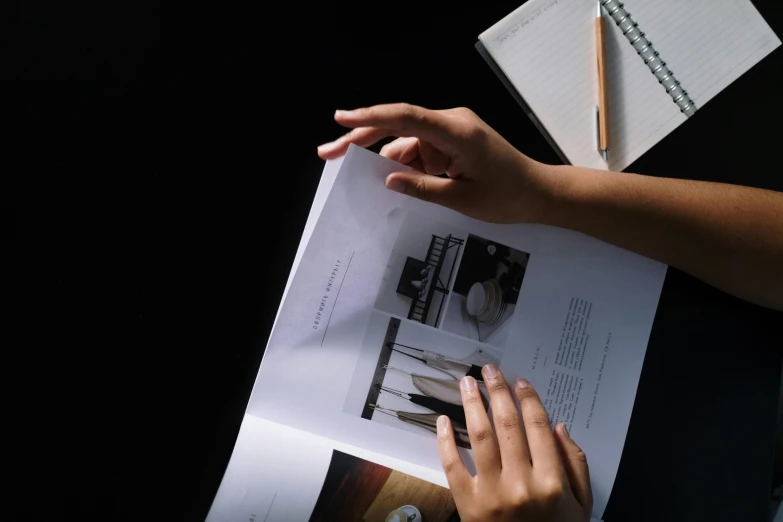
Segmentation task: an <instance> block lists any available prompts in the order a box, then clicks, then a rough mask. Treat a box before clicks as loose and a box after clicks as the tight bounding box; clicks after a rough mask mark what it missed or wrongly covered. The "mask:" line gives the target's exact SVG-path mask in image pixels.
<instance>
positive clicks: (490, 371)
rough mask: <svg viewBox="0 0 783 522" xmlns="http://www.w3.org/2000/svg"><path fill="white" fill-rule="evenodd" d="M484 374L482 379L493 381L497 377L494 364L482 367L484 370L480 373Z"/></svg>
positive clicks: (496, 368) (496, 369)
mask: <svg viewBox="0 0 783 522" xmlns="http://www.w3.org/2000/svg"><path fill="white" fill-rule="evenodd" d="M482 373H483V374H484V377H488V378H490V379H494V378H495V377H497V376H498V367H497V366H495V365H494V364H487V365H485V366H484V370H483V372H482Z"/></svg>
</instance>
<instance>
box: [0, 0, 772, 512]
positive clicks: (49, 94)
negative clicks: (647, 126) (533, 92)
mask: <svg viewBox="0 0 783 522" xmlns="http://www.w3.org/2000/svg"><path fill="white" fill-rule="evenodd" d="M754 3H755V4H756V5H757V7H758V8H759V10H760V11H761V13H762V14H763V15H764V16H765V18H766V19H767V21H768V22H769V23H770V24H771V25H772V27H773V28H774V29H775V30H776V32H777V33H778V34H781V33H783V15H782V13H781V8H780V6H779V4H778V3H777V2H774V1H764V2H761V1H757V2H754ZM517 5H518V4H517V3H516V2H510V1H501V2H483V3H473V4H469V5H465V6H464V7H463V6H460V5H457V4H454V3H453V2H427V3H424V2H404V1H403V2H396V3H384V4H377V3H373V4H372V5H370V4H368V3H366V2H365V3H357V4H355V5H349V4H343V3H340V4H326V3H316V5H305V4H302V3H296V2H286V3H277V4H266V3H265V4H263V5H261V4H256V3H246V4H244V5H242V6H234V5H229V4H211V5H208V6H196V5H191V6H183V7H181V8H177V9H173V10H172V13H171V16H170V18H168V17H167V23H166V46H165V51H164V47H163V45H162V34H161V33H162V27H161V9H160V5H159V2H154V3H151V2H136V3H119V4H118V3H111V2H104V3H102V4H95V5H89V4H78V5H73V4H72V3H57V4H55V3H45V2H38V1H30V2H25V3H24V5H20V7H18V9H16V10H15V11H14V13H13V14H14V15H17V16H16V17H15V18H13V19H12V20H13V23H12V24H10V25H11V26H10V28H9V31H8V32H7V35H8V38H7V46H6V48H7V49H8V50H9V52H8V53H7V69H6V70H7V71H10V74H9V77H10V80H11V81H10V84H11V86H12V89H13V90H12V92H11V93H10V94H9V97H8V99H7V100H6V102H7V105H6V106H7V107H8V109H9V110H8V113H9V114H10V115H11V116H19V123H18V125H17V124H16V123H14V122H16V119H11V120H9V122H10V123H9V124H8V129H9V130H10V131H11V138H9V139H7V140H6V141H5V143H4V145H5V147H4V150H5V152H4V156H5V158H7V162H6V174H7V175H6V176H4V178H5V181H6V183H7V184H8V190H7V192H6V194H7V201H6V204H10V205H15V206H16V210H15V211H11V212H6V213H5V215H4V217H5V219H4V223H5V224H6V226H5V228H4V231H5V234H4V238H3V243H2V244H3V245H4V246H5V247H6V248H5V249H4V250H5V251H6V256H5V257H6V259H7V260H8V261H9V267H10V268H9V269H7V270H6V273H7V274H8V275H9V277H8V282H9V284H8V285H7V288H8V290H9V294H8V295H12V294H11V293H10V292H14V294H13V295H18V296H19V297H18V300H15V301H11V303H10V304H12V305H13V306H11V307H10V309H11V310H9V313H8V314H7V318H8V319H9V321H8V324H9V326H10V328H9V329H8V331H14V332H16V331H17V328H18V327H20V326H21V328H20V332H21V333H22V335H19V336H13V337H12V339H13V340H14V343H15V344H14V346H17V345H18V347H19V349H18V350H14V353H15V354H21V355H22V356H23V357H22V358H21V359H20V362H19V363H17V364H15V365H13V366H10V365H9V368H12V369H14V370H15V369H17V368H18V369H19V370H20V371H19V372H17V371H11V372H10V373H11V375H9V379H8V381H9V382H12V383H15V387H14V389H13V392H12V393H11V394H10V395H9V397H10V398H11V399H12V400H11V401H9V402H10V403H12V404H13V406H14V409H13V412H12V413H13V414H14V415H17V414H18V422H16V423H15V424H14V425H13V426H15V427H18V429H11V430H10V431H11V432H12V434H13V435H18V436H19V441H18V442H19V445H18V446H15V445H11V446H9V450H8V451H9V453H10V454H11V455H9V456H10V457H11V458H12V459H13V460H14V461H17V460H18V462H19V464H20V468H19V469H20V470H21V471H22V474H21V475H18V480H17V481H16V483H17V486H18V490H19V491H20V493H23V494H20V495H13V496H12V497H11V498H10V500H9V508H10V510H11V512H14V511H16V510H15V509H13V508H19V509H18V511H19V513H20V515H19V519H32V520H46V519H48V518H46V517H53V518H68V517H79V518H81V519H92V518H97V519H101V520H115V519H139V518H145V519H149V518H156V516H158V515H160V514H162V513H163V512H164V510H165V511H166V512H169V511H171V512H172V515H171V516H166V517H164V518H167V519H169V518H170V519H186V520H200V519H203V518H204V516H205V515H206V513H207V510H208V508H209V505H210V503H211V501H212V497H213V496H214V493H215V491H216V490H217V487H218V484H219V482H220V479H221V476H222V473H223V471H224V469H225V466H226V464H227V462H228V459H229V457H230V454H231V450H232V446H233V442H234V440H235V437H236V433H237V431H238V428H239V423H240V422H241V418H242V414H243V412H244V408H245V404H246V401H247V399H248V397H249V394H250V391H251V387H252V383H253V380H254V378H255V375H256V371H257V369H258V365H259V363H260V360H261V356H262V352H263V347H264V345H265V342H266V339H267V337H268V334H269V331H270V329H271V326H272V321H273V319H274V314H275V312H276V310H277V306H278V303H279V298H280V296H281V294H282V291H283V288H284V285H285V281H286V278H287V276H288V270H289V268H290V264H291V261H292V260H293V257H294V253H295V250H296V246H297V244H298V241H299V236H300V233H301V230H302V228H303V226H304V223H305V220H306V217H307V212H308V210H309V206H310V203H311V201H312V197H313V194H314V193H315V189H316V186H317V182H318V177H319V175H320V171H321V169H322V166H323V162H322V161H320V160H319V159H318V158H317V156H316V154H315V147H316V146H317V145H318V144H320V143H322V142H325V141H329V140H331V139H333V138H335V137H337V136H338V135H339V134H340V133H341V132H342V131H341V130H340V129H339V128H338V126H337V125H336V124H335V123H334V122H333V121H332V119H331V117H332V114H333V112H334V110H335V109H347V108H353V107H358V106H364V105H371V104H376V103H385V102H396V101H405V102H410V103H415V104H420V105H423V106H426V107H430V108H448V107H454V106H468V107H470V108H472V109H473V110H475V111H476V112H477V113H478V114H479V115H480V116H481V117H482V118H484V119H485V120H486V121H487V122H488V123H489V124H490V125H492V126H493V127H494V128H495V129H497V130H498V131H499V132H500V133H501V134H502V135H503V136H505V137H506V138H507V139H508V140H509V141H510V142H511V143H512V144H514V145H515V146H517V147H518V148H519V149H521V150H523V151H525V152H526V153H528V154H529V155H531V156H532V157H534V158H536V159H538V160H540V161H544V162H552V163H557V162H558V158H557V156H556V155H555V154H554V152H553V151H552V150H551V149H550V148H549V146H548V145H547V144H546V142H545V140H544V139H543V138H542V137H541V136H540V135H539V133H538V132H537V131H536V130H535V128H534V127H533V125H532V124H531V123H530V122H529V121H528V119H527V118H526V117H525V115H524V113H523V112H522V110H521V109H520V108H519V107H518V106H517V105H516V104H515V102H514V101H513V99H512V98H511V96H510V95H509V94H508V93H507V92H506V91H505V90H504V88H503V86H502V85H501V84H500V82H499V81H498V80H497V79H496V78H495V77H494V76H493V74H492V73H491V72H490V70H489V68H488V67H487V66H486V64H484V63H483V61H482V60H481V58H480V57H479V55H478V53H477V52H476V51H475V50H474V48H473V44H474V42H475V40H476V37H477V35H478V34H479V33H480V32H481V31H483V30H484V29H486V28H488V27H489V26H491V25H492V24H493V23H494V22H496V21H497V20H499V19H500V18H501V17H503V16H504V15H506V14H507V13H508V12H510V11H511V10H513V9H514V8H515V7H516V6H517ZM782 60H783V53H782V52H781V51H780V49H778V50H776V51H775V52H773V54H772V55H771V56H770V57H768V58H766V59H765V60H764V61H763V62H762V63H761V64H759V65H757V66H756V67H754V68H753V69H752V70H751V71H750V72H749V73H748V74H746V75H745V76H743V77H742V78H741V79H740V80H739V81H737V82H735V83H734V84H733V85H732V86H730V87H729V88H728V89H726V90H725V91H724V92H723V93H721V94H720V95H719V96H718V97H717V98H716V99H715V100H713V101H711V102H710V103H709V104H707V105H706V106H704V107H703V108H702V109H701V110H700V112H699V115H698V116H697V117H696V118H694V119H692V120H690V121H688V122H687V124H685V125H683V126H681V127H680V128H679V129H677V130H676V131H675V132H673V133H672V134H671V135H670V136H668V137H667V138H666V139H665V140H664V141H663V142H661V143H660V144H659V145H658V146H656V147H655V149H654V150H653V151H651V152H650V153H648V154H646V155H645V156H644V157H643V158H641V159H640V160H639V161H637V162H636V163H635V164H634V165H632V166H631V167H630V168H629V169H628V170H629V171H635V172H641V173H645V174H650V175H654V176H672V177H682V178H692V179H703V180H713V181H724V182H732V183H739V184H745V185H751V186H759V187H765V188H770V189H775V190H781V189H783V177H781V176H780V172H781V169H780V165H779V163H778V162H777V161H776V156H777V153H778V150H779V148H780V143H781V132H780V129H779V124H780V122H781V121H783V102H781V99H780V95H779V92H780V88H779V87H780V85H779V84H780V80H779V77H780V73H781V71H782V70H783V69H782V68H781V64H782V63H783V62H782ZM18 312H21V313H19V314H18V317H17V313H18ZM27 312H31V313H27ZM780 319H781V316H780V314H776V313H773V312H770V311H768V310H763V309H761V308H758V307H755V306H752V305H749V304H746V303H743V302H741V301H739V300H736V299H733V298H730V297H728V296H726V295H724V294H722V293H720V292H717V291H715V290H712V289H710V288H708V287H706V286H705V285H703V284H701V283H699V282H697V281H695V280H693V279H692V278H690V277H689V276H686V275H684V274H682V273H680V272H678V271H677V270H674V269H670V271H669V274H668V275H667V279H666V284H665V286H664V292H663V295H662V297H661V302H660V306H659V310H658V313H657V316H656V320H655V325H654V328H653V334H652V337H651V339H650V345H649V348H648V352H647V358H646V360H645V366H644V371H643V375H642V379H641V382H640V386H639V391H638V394H637V399H636V406H635V409H634V414H633V417H632V420H631V425H630V429H629V433H628V439H627V443H626V446H625V449H624V453H623V460H622V463H621V466H620V470H619V473H618V475H617V481H616V483H615V487H614V490H613V493H612V498H611V500H610V504H609V507H608V508H607V512H606V515H605V519H606V520H607V521H612V520H642V519H650V520H660V519H682V520H702V519H703V520H707V519H709V520H758V519H760V518H761V517H762V516H763V514H764V511H765V510H766V506H767V501H768V498H769V490H770V486H771V481H772V465H771V462H772V452H773V433H774V423H775V408H776V404H777V392H778V386H779V379H780V369H781V349H780V348H781V342H780V340H779V339H780V338H779V335H778V331H777V330H776V327H777V326H778V324H779V322H780ZM15 327H16V328H15ZM9 346H10V345H9ZM25 356H26V357H25ZM150 503H152V505H153V507H150V508H148V509H147V510H146V511H143V513H144V516H143V517H138V516H134V513H135V511H137V510H139V511H140V510H141V509H140V506H142V505H145V504H150Z"/></svg>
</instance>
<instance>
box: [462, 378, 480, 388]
mask: <svg viewBox="0 0 783 522" xmlns="http://www.w3.org/2000/svg"><path fill="white" fill-rule="evenodd" d="M459 385H460V387H461V388H462V389H463V390H464V391H472V390H475V389H476V379H474V378H473V377H463V378H462V380H461V381H460V382H459Z"/></svg>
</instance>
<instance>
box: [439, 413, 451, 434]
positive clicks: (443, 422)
mask: <svg viewBox="0 0 783 522" xmlns="http://www.w3.org/2000/svg"><path fill="white" fill-rule="evenodd" d="M438 431H440V432H441V433H448V432H449V418H448V417H446V416H445V415H441V416H440V417H438Z"/></svg>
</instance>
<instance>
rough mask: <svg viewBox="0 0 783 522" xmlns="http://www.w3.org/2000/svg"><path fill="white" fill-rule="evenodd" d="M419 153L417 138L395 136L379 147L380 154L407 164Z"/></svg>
mask: <svg viewBox="0 0 783 522" xmlns="http://www.w3.org/2000/svg"><path fill="white" fill-rule="evenodd" d="M418 155H419V138H397V139H396V140H394V141H392V142H391V143H387V144H386V145H384V146H383V148H382V149H381V156H385V157H387V158H389V159H390V160H394V161H396V162H397V163H404V164H405V165H408V164H409V163H410V162H412V161H413V160H414V159H416V157H418Z"/></svg>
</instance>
